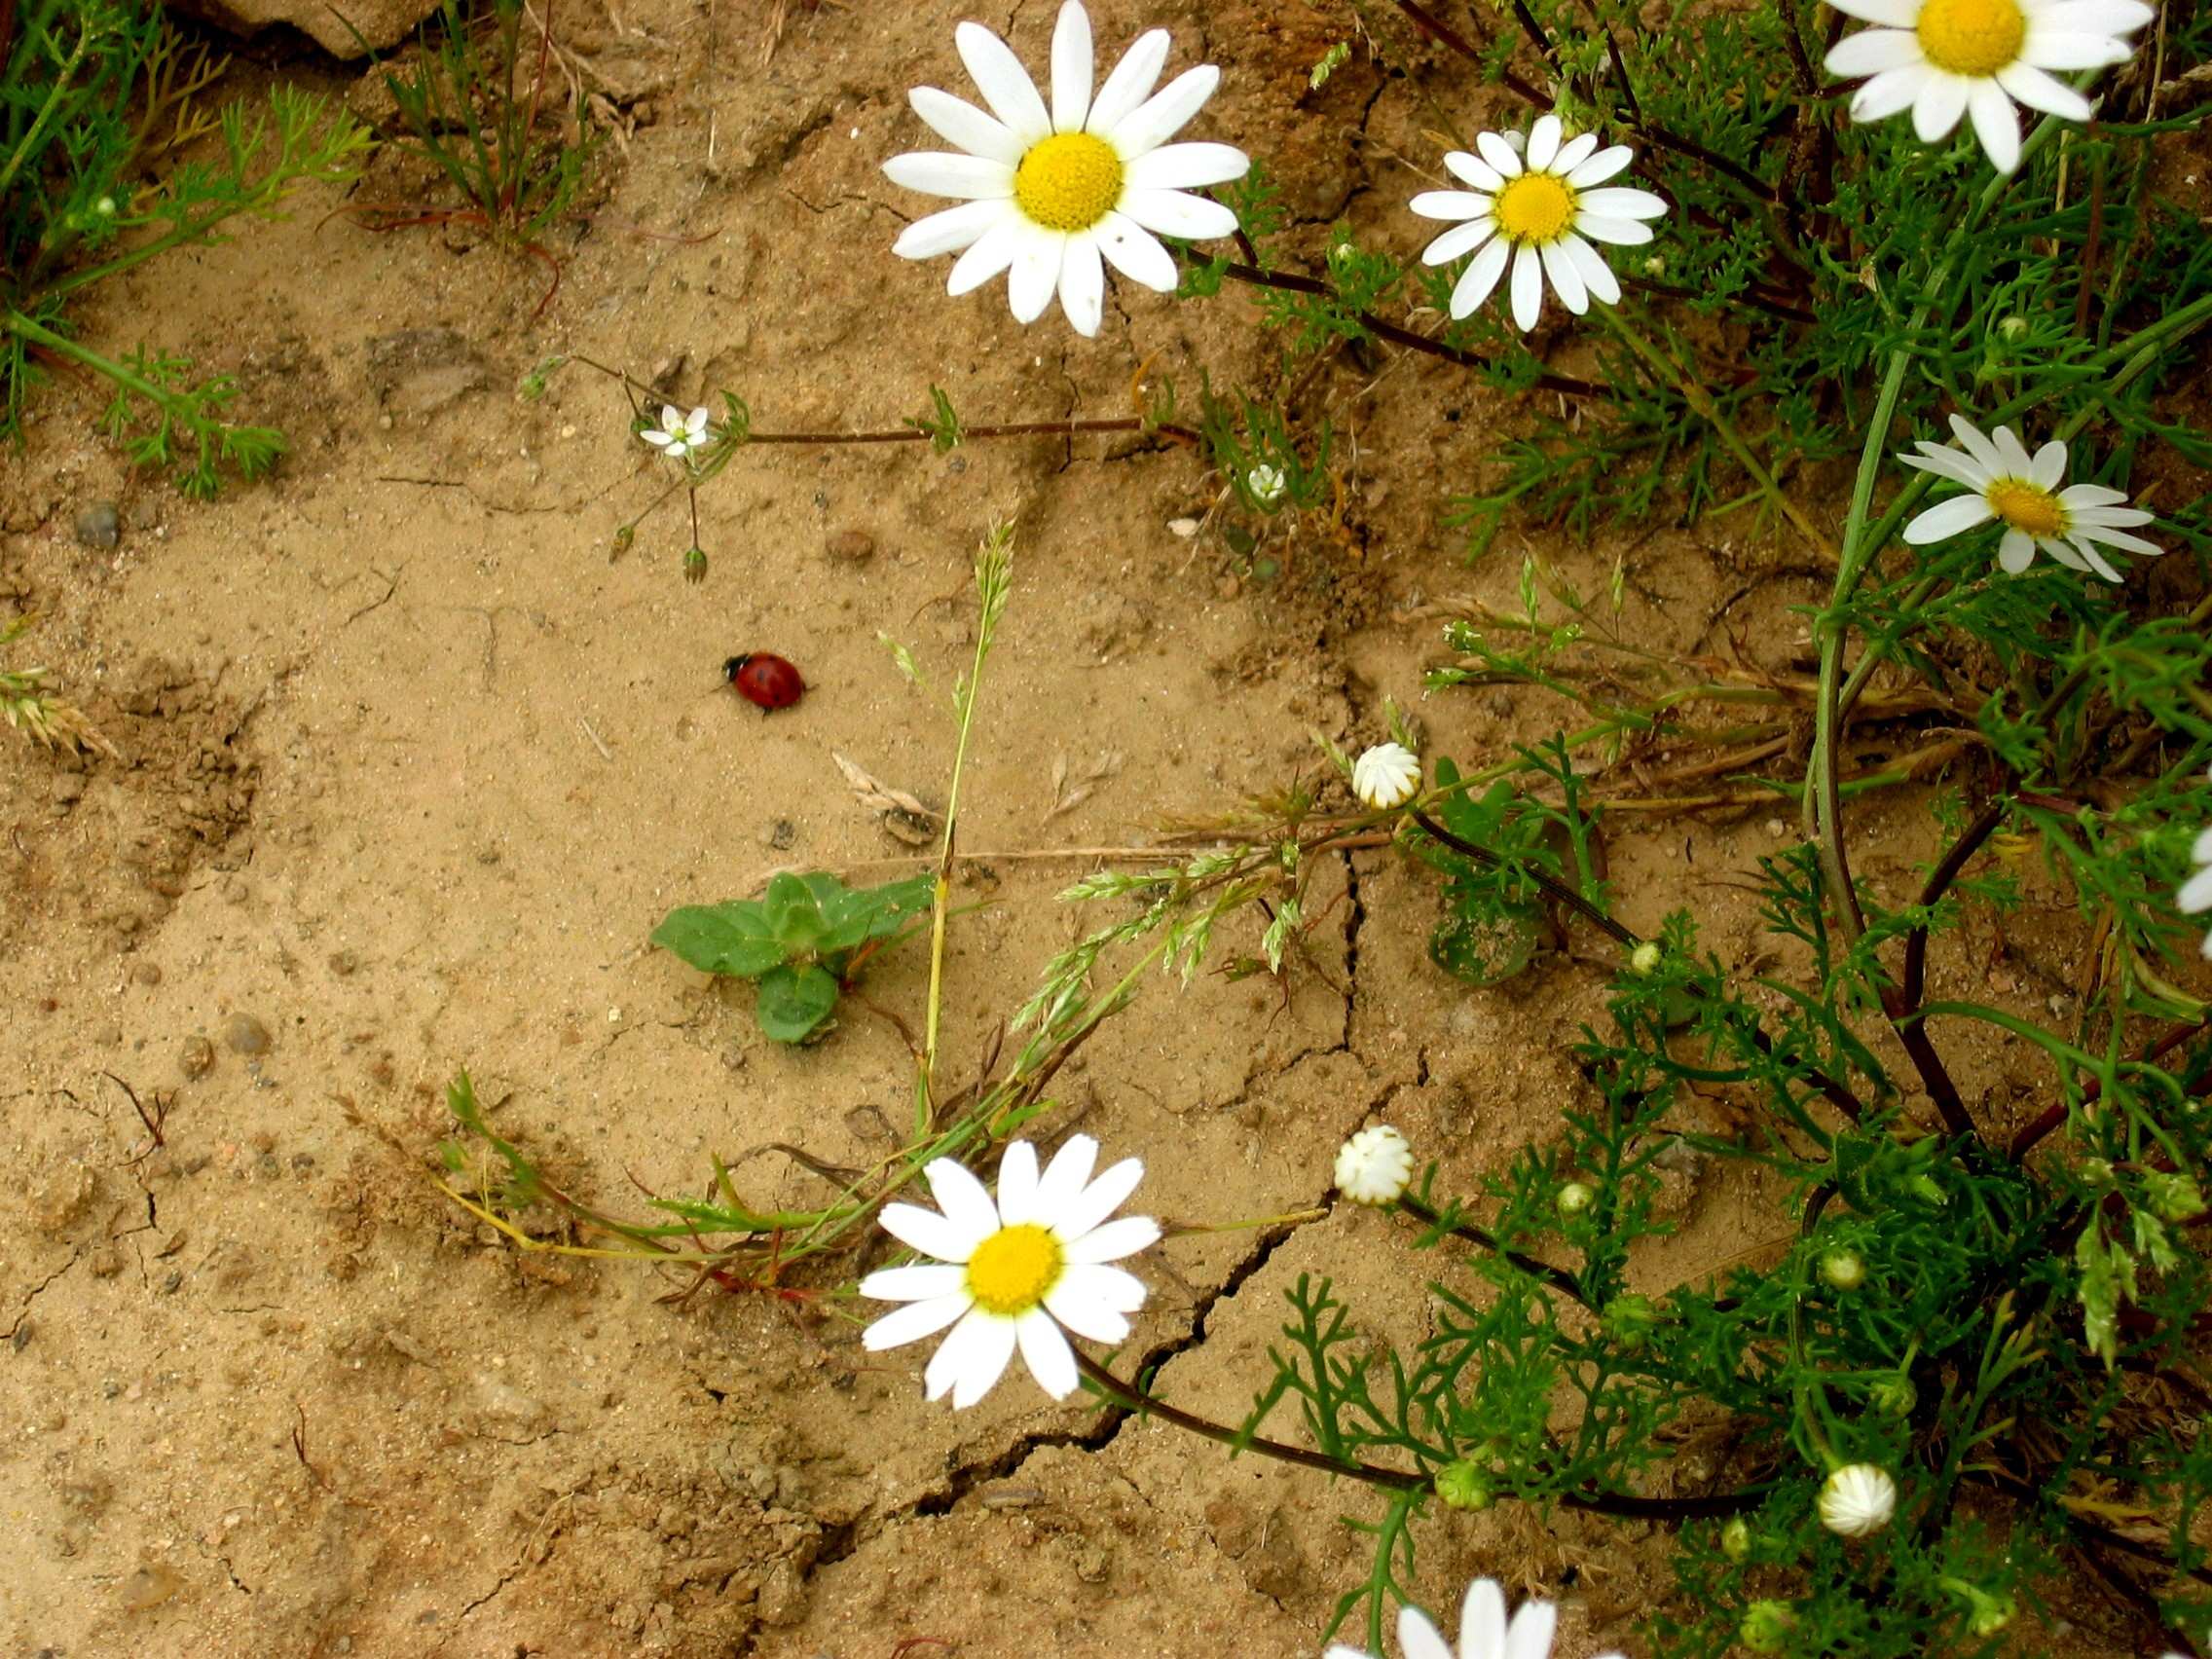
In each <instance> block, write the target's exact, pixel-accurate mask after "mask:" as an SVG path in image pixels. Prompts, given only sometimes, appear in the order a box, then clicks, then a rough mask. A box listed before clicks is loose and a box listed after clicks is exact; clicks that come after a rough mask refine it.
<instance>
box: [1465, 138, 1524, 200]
mask: <svg viewBox="0 0 2212 1659" xmlns="http://www.w3.org/2000/svg"><path fill="white" fill-rule="evenodd" d="M1475 150H1476V153H1477V154H1479V155H1480V156H1481V157H1482V159H1483V160H1484V161H1486V162H1488V163H1489V164H1490V166H1491V170H1492V171H1493V172H1494V173H1497V174H1498V175H1500V176H1501V177H1503V178H1519V177H1520V176H1521V158H1520V157H1519V156H1517V155H1515V154H1514V153H1513V146H1512V145H1510V144H1508V143H1507V142H1506V141H1505V135H1504V134H1503V133H1501V132H1478V133H1476V134H1475ZM1500 188H1502V186H1501V187H1500Z"/></svg>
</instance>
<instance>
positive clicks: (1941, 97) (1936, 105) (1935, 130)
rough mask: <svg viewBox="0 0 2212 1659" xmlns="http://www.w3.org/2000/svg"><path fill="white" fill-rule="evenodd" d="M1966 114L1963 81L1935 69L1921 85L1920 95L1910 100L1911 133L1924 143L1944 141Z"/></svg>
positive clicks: (1963, 78)
mask: <svg viewBox="0 0 2212 1659" xmlns="http://www.w3.org/2000/svg"><path fill="white" fill-rule="evenodd" d="M1966 112H1967V81H1966V78H1965V77H1964V76H1962V75H1951V74H1946V73H1943V72H1942V71H1939V70H1938V71H1936V72H1935V73H1933V74H1931V75H1930V76H1929V77H1928V79H1927V80H1926V81H1925V82H1923V83H1922V85H1921V88H1920V96H1919V97H1917V98H1915V99H1914V100H1913V104H1912V130H1913V133H1914V135H1915V136H1917V137H1918V138H1919V139H1920V141H1921V142H1922V143H1923V144H1933V143H1935V142H1936V140H1937V139H1939V138H1947V137H1949V136H1950V135H1951V130H1952V129H1954V128H1955V127H1957V126H1958V125H1959V117H1960V116H1962V115H1964V114H1966Z"/></svg>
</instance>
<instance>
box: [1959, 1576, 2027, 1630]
mask: <svg viewBox="0 0 2212 1659" xmlns="http://www.w3.org/2000/svg"><path fill="white" fill-rule="evenodd" d="M1941 1583H1942V1586H1943V1588H1944V1589H1946V1590H1948V1591H1950V1593H1951V1594H1952V1595H1954V1596H1956V1597H1958V1598H1959V1600H1961V1601H1962V1602H1964V1603H1966V1604H1967V1623H1968V1625H1969V1626H1970V1627H1971V1628H1972V1631H1973V1633H1974V1635H1976V1636H1995V1635H1996V1634H1997V1633H1998V1632H1999V1631H2001V1630H2003V1629H2004V1628H2005V1627H2006V1626H2007V1625H2009V1624H2010V1623H2011V1622H2012V1615H2013V1613H2014V1612H2016V1611H2017V1610H2018V1607H2017V1604H2015V1603H2014V1602H2013V1600H2012V1598H2011V1597H2010V1596H2007V1595H1996V1596H1992V1595H1991V1594H1990V1593H1989V1592H1988V1591H1986V1590H1984V1589H1982V1588H1981V1587H1980V1586H1979V1585H1975V1584H1969V1583H1968V1582H1967V1581H1966V1580H1965V1579H1963V1578H1944V1579H1943V1580H1941Z"/></svg>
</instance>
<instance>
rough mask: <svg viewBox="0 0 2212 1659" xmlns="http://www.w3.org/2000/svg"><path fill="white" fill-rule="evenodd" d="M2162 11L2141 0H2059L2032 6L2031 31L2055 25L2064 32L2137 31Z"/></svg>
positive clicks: (2029, 11)
mask: <svg viewBox="0 0 2212 1659" xmlns="http://www.w3.org/2000/svg"><path fill="white" fill-rule="evenodd" d="M2157 15H2158V14H2157V12H2155V11H2153V10H2152V9H2151V8H2150V7H2148V6H2145V5H2141V4H2138V0H2059V3H2058V4H2057V5H2055V6H2031V7H2030V8H2029V9H2028V31H2029V33H2030V34H2031V35H2032V34H2033V33H2034V32H2035V31H2036V30H2037V29H2055V30H2057V31H2059V32H2061V33H2064V34H2113V35H2121V34H2133V33H2134V32H2135V31H2136V30H2137V29H2140V28H2145V27H2148V26H2149V24H2150V22H2151V19H2152V18H2156V17H2157Z"/></svg>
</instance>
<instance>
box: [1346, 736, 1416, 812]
mask: <svg viewBox="0 0 2212 1659" xmlns="http://www.w3.org/2000/svg"><path fill="white" fill-rule="evenodd" d="M1419 789H1420V756H1418V755H1416V754H1415V753H1414V752H1413V751H1412V750H1410V749H1408V748H1407V747H1406V746H1405V745H1404V744H1402V743H1378V744H1377V745H1376V746H1375V747H1374V748H1372V749H1370V750H1367V751H1365V752H1364V753H1363V754H1361V756H1360V757H1359V758H1358V759H1357V760H1354V761H1353V762H1352V763H1351V793H1353V794H1355V795H1357V796H1359V798H1360V799H1361V800H1363V801H1365V802H1366V803H1367V804H1368V805H1369V806H1372V807H1374V808H1375V809H1376V810H1377V811H1379V812H1382V811H1387V810H1388V809H1389V808H1391V807H1393V806H1403V805H1405V804H1406V802H1407V801H1409V800H1411V799H1413V798H1414V795H1415V793H1417V792H1418V791H1419Z"/></svg>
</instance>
